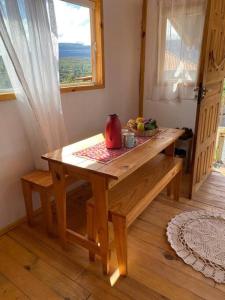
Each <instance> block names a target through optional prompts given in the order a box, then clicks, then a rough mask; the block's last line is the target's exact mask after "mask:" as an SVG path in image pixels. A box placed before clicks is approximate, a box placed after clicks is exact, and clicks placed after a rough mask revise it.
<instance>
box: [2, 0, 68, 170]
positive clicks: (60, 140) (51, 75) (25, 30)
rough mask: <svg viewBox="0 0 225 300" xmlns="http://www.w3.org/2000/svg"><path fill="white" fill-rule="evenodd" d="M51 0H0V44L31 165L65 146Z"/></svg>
mask: <svg viewBox="0 0 225 300" xmlns="http://www.w3.org/2000/svg"><path fill="white" fill-rule="evenodd" d="M52 1H53V0H35V1H33V0H0V37H1V39H0V47H1V50H2V56H3V61H4V63H5V66H6V69H7V71H8V74H9V78H10V81H11V83H12V87H13V90H14V91H15V94H16V98H17V100H18V101H17V103H18V106H19V109H20V112H21V115H22V119H23V121H24V127H25V130H26V132H27V136H28V138H29V142H30V145H31V149H32V153H33V157H34V162H35V166H36V168H46V165H45V163H44V162H43V161H42V160H41V155H42V154H44V153H46V152H48V151H52V150H54V149H57V148H59V147H61V146H63V145H65V144H67V135H66V130H65V124H64V118H63V113H62V105H61V98H60V85H59V71H58V45H57V34H56V25H55V24H56V23H55V19H54V5H53V2H52Z"/></svg>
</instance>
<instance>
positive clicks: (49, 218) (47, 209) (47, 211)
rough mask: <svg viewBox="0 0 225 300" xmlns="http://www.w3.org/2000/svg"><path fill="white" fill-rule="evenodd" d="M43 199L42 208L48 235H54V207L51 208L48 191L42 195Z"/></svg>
mask: <svg viewBox="0 0 225 300" xmlns="http://www.w3.org/2000/svg"><path fill="white" fill-rule="evenodd" d="M40 199H41V206H42V213H43V219H44V224H45V227H46V230H47V232H48V234H52V233H53V213H52V206H51V197H50V195H49V194H48V193H46V191H43V192H41V193H40Z"/></svg>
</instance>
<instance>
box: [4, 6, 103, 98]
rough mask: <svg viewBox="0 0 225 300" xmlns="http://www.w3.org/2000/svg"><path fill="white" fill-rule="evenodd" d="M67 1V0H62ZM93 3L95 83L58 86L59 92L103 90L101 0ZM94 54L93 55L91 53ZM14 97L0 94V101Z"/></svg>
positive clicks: (11, 94) (9, 94)
mask: <svg viewBox="0 0 225 300" xmlns="http://www.w3.org/2000/svg"><path fill="white" fill-rule="evenodd" d="M63 1H67V0H63ZM89 1H91V2H93V3H94V8H93V10H94V13H93V16H92V18H93V21H92V24H93V28H91V30H92V34H94V38H95V49H94V51H93V49H92V55H91V56H92V64H93V63H94V65H95V70H96V72H95V82H94V83H92V82H91V83H90V82H88V83H86V84H85V82H84V83H82V84H81V85H75V84H74V85H73V84H70V85H62V84H60V92H61V94H64V93H72V92H77V91H89V90H95V89H103V88H105V64H104V25H103V0H89ZM68 2H70V3H78V2H81V1H79V0H78V1H76V0H68ZM93 52H95V53H93ZM15 99H16V95H15V93H14V92H13V91H12V92H5V93H0V101H8V100H15Z"/></svg>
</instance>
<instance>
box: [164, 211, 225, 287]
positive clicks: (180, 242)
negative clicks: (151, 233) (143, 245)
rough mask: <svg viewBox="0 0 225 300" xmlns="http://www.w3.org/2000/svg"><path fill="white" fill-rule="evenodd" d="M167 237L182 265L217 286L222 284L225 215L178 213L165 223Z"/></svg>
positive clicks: (224, 270)
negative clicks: (191, 268) (189, 267)
mask: <svg viewBox="0 0 225 300" xmlns="http://www.w3.org/2000/svg"><path fill="white" fill-rule="evenodd" d="M167 237H168V241H169V243H170V245H171V247H172V248H173V249H174V250H175V252H176V253H177V255H178V256H179V257H181V258H182V259H183V261H184V262H185V263H186V264H188V265H191V266H192V267H193V268H194V269H195V270H197V271H199V272H201V273H202V274H204V275H205V276H206V277H210V278H212V279H213V280H215V281H216V282H218V283H224V282H225V213H222V212H220V211H204V210H202V211H192V212H186V213H181V214H179V215H177V216H176V217H174V218H173V219H172V220H171V221H170V222H169V224H168V227H167Z"/></svg>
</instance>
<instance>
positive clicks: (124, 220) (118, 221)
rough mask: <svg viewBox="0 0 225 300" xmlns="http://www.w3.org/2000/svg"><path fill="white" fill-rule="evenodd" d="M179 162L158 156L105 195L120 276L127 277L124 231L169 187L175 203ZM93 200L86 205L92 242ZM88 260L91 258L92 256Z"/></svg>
mask: <svg viewBox="0 0 225 300" xmlns="http://www.w3.org/2000/svg"><path fill="white" fill-rule="evenodd" d="M181 174H182V159H180V158H174V157H171V156H166V155H164V154H159V155H157V156H156V157H155V158H153V159H152V160H151V161H150V162H148V163H147V164H145V165H143V166H142V167H141V168H139V169H138V170H137V171H136V172H134V173H133V174H132V175H130V176H128V177H127V178H126V179H124V180H123V181H121V182H120V183H118V185H116V186H115V187H114V188H112V189H111V190H110V191H109V216H108V219H109V221H111V222H112V223H113V230H114V239H115V246H116V253H117V260H118V265H119V270H120V274H121V275H127V228H128V227H129V226H130V225H131V224H132V223H133V222H134V221H135V219H136V218H137V217H138V216H139V215H140V214H141V213H142V212H143V211H144V210H145V208H146V207H147V206H148V205H149V204H150V203H151V201H152V200H153V199H155V198H156V196H157V195H158V194H159V193H160V192H161V191H162V190H163V189H164V188H165V187H167V186H168V184H170V189H172V192H173V195H174V199H175V200H179V188H180V179H181ZM94 211H95V210H94V199H90V200H89V201H88V205H87V234H88V238H89V239H90V240H92V241H96V238H97V236H96V231H95V216H94ZM89 254H90V259H93V258H94V254H93V253H91V252H90V253H89Z"/></svg>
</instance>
